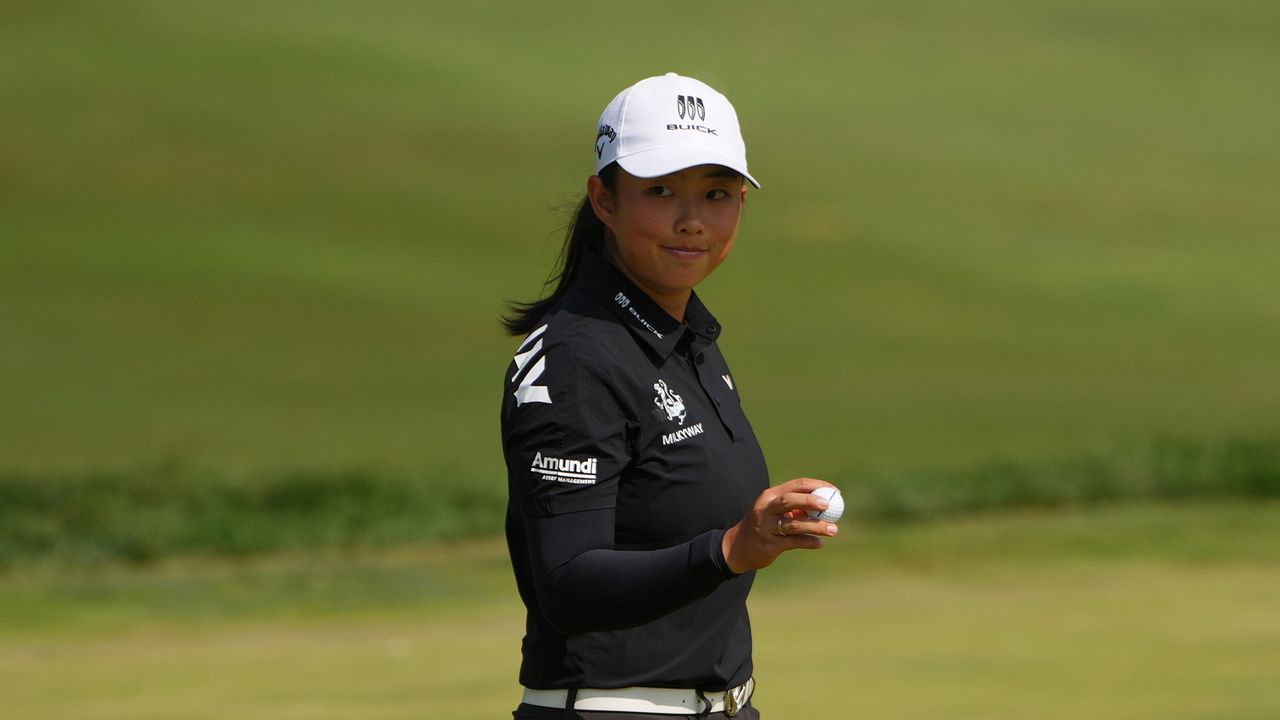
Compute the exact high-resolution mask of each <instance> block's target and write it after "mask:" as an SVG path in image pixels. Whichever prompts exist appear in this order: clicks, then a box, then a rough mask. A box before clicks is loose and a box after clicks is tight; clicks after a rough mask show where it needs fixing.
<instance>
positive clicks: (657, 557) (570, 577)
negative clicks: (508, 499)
mask: <svg viewBox="0 0 1280 720" xmlns="http://www.w3.org/2000/svg"><path fill="white" fill-rule="evenodd" d="M613 515H614V514H613V511H612V510H587V511H583V512H577V513H570V514H567V515H557V516H552V517H539V518H534V519H532V520H531V521H528V522H527V523H526V527H527V531H528V535H527V537H528V540H529V547H528V551H529V556H530V564H531V566H532V567H533V568H534V569H535V573H534V575H533V578H534V586H535V588H536V591H537V594H538V602H539V605H540V606H541V608H542V613H543V615H544V616H545V617H546V618H547V621H548V622H549V623H550V624H551V626H552V627H554V628H555V629H556V630H558V631H559V632H562V633H566V634H567V633H581V632H589V631H596V630H614V629H620V628H627V627H633V626H636V625H640V624H643V623H646V622H648V621H650V620H654V619H656V618H659V617H662V616H663V615H666V614H668V613H670V612H671V611H673V610H676V609H678V608H680V607H683V606H685V605H687V604H689V603H691V602H693V601H695V600H697V599H699V598H702V597H705V596H707V595H708V594H710V593H711V592H712V591H713V590H715V588H716V587H717V586H718V585H719V584H720V583H722V582H724V581H725V580H727V579H729V578H731V577H733V572H732V571H730V570H729V568H728V565H727V563H726V562H725V559H724V553H723V551H722V545H721V542H722V539H723V537H724V531H723V530H711V531H708V532H705V533H702V534H701V535H698V536H697V537H695V538H693V539H692V540H690V541H688V542H684V543H680V544H679V545H675V546H672V547H667V548H661V549H656V550H614V549H610V547H611V545H612V543H613Z"/></svg>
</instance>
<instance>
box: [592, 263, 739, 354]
mask: <svg viewBox="0 0 1280 720" xmlns="http://www.w3.org/2000/svg"><path fill="white" fill-rule="evenodd" d="M577 284H578V285H579V286H581V287H582V289H583V290H586V291H587V293H588V294H589V295H591V296H592V297H594V298H595V299H596V300H598V301H600V303H602V304H603V305H604V306H605V307H607V308H609V309H610V310H611V311H612V312H613V314H614V315H615V316H617V318H618V319H619V320H620V321H621V322H622V324H623V325H626V326H627V327H628V328H630V329H631V331H632V333H633V334H635V336H636V337H638V338H639V339H640V341H641V342H643V343H645V344H646V345H648V346H649V347H651V348H653V350H654V351H655V352H657V353H658V355H659V356H661V357H662V358H664V359H665V358H666V357H667V356H669V355H670V354H671V351H672V350H674V349H675V347H676V345H677V344H678V343H679V342H680V338H681V337H683V335H684V334H685V332H686V331H692V332H693V333H694V334H696V335H698V336H699V338H702V339H705V341H708V342H715V339H716V338H717V337H719V335H720V323H719V322H717V321H716V318H715V316H714V315H712V314H711V311H709V310H707V307H706V306H705V305H703V304H702V300H701V299H699V298H698V294H697V293H696V292H695V293H691V294H690V295H689V304H688V306H686V307H685V311H684V318H685V321H684V322H683V323H681V322H680V321H679V320H676V319H675V318H673V317H671V315H669V314H668V313H667V311H666V310H663V309H662V306H660V305H658V303H656V302H654V301H653V299H652V298H650V297H649V296H648V295H646V294H645V293H644V291H643V290H641V289H640V288H638V287H636V286H635V284H634V283H632V282H631V280H630V279H628V278H627V276H626V275H624V274H622V271H620V270H618V269H617V268H616V267H614V266H613V264H612V263H610V262H609V261H608V260H606V259H605V258H603V257H601V256H600V255H598V254H596V253H592V252H586V253H584V254H583V256H582V260H581V264H580V265H579V267H578V280H577ZM699 344H701V343H699Z"/></svg>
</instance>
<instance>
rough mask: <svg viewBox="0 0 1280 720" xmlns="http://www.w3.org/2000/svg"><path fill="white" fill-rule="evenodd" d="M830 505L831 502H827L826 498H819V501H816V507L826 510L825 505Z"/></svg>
mask: <svg viewBox="0 0 1280 720" xmlns="http://www.w3.org/2000/svg"><path fill="white" fill-rule="evenodd" d="M830 505H831V503H829V502H827V501H826V500H819V501H818V507H819V508H821V509H823V510H826V509H827V507H829V506H830Z"/></svg>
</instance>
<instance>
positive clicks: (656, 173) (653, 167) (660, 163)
mask: <svg viewBox="0 0 1280 720" xmlns="http://www.w3.org/2000/svg"><path fill="white" fill-rule="evenodd" d="M617 162H618V164H619V165H621V166H622V169H623V170H626V171H627V172H629V173H631V174H632V175H635V176H636V177H639V178H655V177H661V176H663V175H670V174H671V173H673V172H679V171H681V170H684V169H686V168H691V167H697V166H698V165H721V166H723V167H727V168H729V169H730V170H733V171H734V172H736V173H738V174H739V175H741V176H742V177H744V178H746V179H747V182H749V183H751V184H752V185H754V186H755V187H756V188H759V187H760V183H758V182H756V179H755V178H753V177H751V173H748V172H747V169H746V168H745V167H740V166H739V165H738V164H737V163H735V162H734V161H733V160H731V159H730V158H728V157H726V156H724V155H721V154H719V153H714V152H709V151H707V150H701V149H693V148H655V149H653V150H641V151H640V152H637V153H632V154H630V155H626V156H624V157H620V158H618V160H617Z"/></svg>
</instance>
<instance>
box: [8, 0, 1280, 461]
mask: <svg viewBox="0 0 1280 720" xmlns="http://www.w3.org/2000/svg"><path fill="white" fill-rule="evenodd" d="M0 19H3V22H2V23H0V48H3V50H0V53H3V57H4V60H5V62H3V63H2V64H0V106H3V107H4V108H5V110H4V114H3V130H4V132H3V133H2V134H0V184H2V186H3V192H0V238H2V240H0V242H2V243H3V246H2V250H3V262H0V327H2V328H3V338H4V342H3V349H2V350H0V397H2V398H3V401H4V412H3V413H0V462H3V464H4V465H6V466H9V467H15V466H16V467H19V468H35V469H43V470H52V469H60V470H68V469H70V470H82V469H84V468H97V467H111V468H117V467H129V466H132V465H134V464H137V463H151V462H157V461H163V460H167V459H172V458H176V459H179V460H182V461H184V462H193V463H199V464H208V465H213V466H214V467H216V468H218V469H225V470H226V471H228V472H236V471H245V472H248V471H257V470H263V469H268V470H270V469H296V468H304V469H329V468H333V467H350V466H358V467H375V468H378V469H385V470H387V471H406V472H421V471H423V470H424V469H428V468H429V469H435V468H441V467H445V468H448V469H449V470H450V472H452V473H453V474H455V476H456V478H457V481H458V482H480V483H484V482H494V481H495V478H496V477H498V476H499V475H500V473H501V464H500V462H499V458H498V455H497V453H496V452H495V448H496V443H495V437H496V432H497V430H496V425H497V423H496V416H497V403H498V397H499V393H500V392H501V376H502V373H503V370H504V368H505V366H506V364H507V362H508V361H509V359H510V355H511V353H512V352H513V349H514V346H515V344H516V341H514V340H511V339H508V338H504V337H503V336H502V335H501V333H500V332H499V331H498V327H497V325H496V322H495V317H496V316H497V315H498V314H499V313H500V312H501V311H502V309H503V305H502V301H503V299H504V298H519V299H527V298H530V297H532V296H534V295H536V294H538V292H539V290H540V283H541V281H542V280H543V278H544V277H545V276H546V274H547V272H548V271H549V270H550V266H551V263H552V260H553V258H554V256H555V254H556V250H557V249H558V243H559V239H558V237H557V234H556V229H557V227H558V226H559V225H560V223H561V222H562V220H563V218H562V216H561V215H559V214H558V213H557V209H558V208H561V207H562V206H563V205H564V204H565V203H566V202H569V201H571V200H572V199H573V198H574V196H575V195H578V194H580V192H581V189H582V188H583V186H584V183H585V177H586V175H587V174H588V173H589V172H590V168H591V157H592V155H591V152H590V151H589V150H588V147H589V143H590V140H591V137H592V136H593V134H594V125H595V120H596V118H597V117H598V114H599V112H600V109H601V108H602V107H603V106H604V104H605V103H606V102H607V101H608V100H609V99H610V98H611V97H612V96H613V94H614V93H616V92H617V91H618V90H619V89H621V88H622V87H623V86H625V85H626V84H628V83H630V82H633V81H634V80H636V79H639V78H641V77H644V76H646V75H650V74H657V73H661V72H665V71H667V70H679V71H681V72H685V73H688V74H693V75H697V76H701V77H703V78H705V79H706V80H708V81H709V82H711V83H713V84H714V85H716V86H717V87H719V88H720V89H723V90H724V91H725V92H726V93H727V94H728V95H729V96H730V97H731V98H732V99H733V100H734V102H735V104H736V105H737V107H738V110H739V113H740V115H741V117H742V122H743V126H744V128H745V133H746V137H747V138H748V141H749V144H750V154H749V157H750V160H751V167H752V170H753V173H757V174H758V177H760V178H761V180H762V182H763V183H764V186H765V187H764V190H762V191H760V192H758V193H754V194H753V195H752V197H751V198H750V201H749V207H748V210H747V217H746V219H745V222H744V226H743V231H742V235H741V237H740V243H739V245H738V247H737V248H736V250H735V253H734V256H733V257H732V258H731V259H730V261H729V263H728V264H726V265H725V266H724V267H723V268H722V271H721V272H719V273H717V275H715V276H714V277H712V278H711V279H710V280H709V281H708V282H707V284H706V286H705V287H704V288H703V294H704V295H705V296H706V298H707V300H708V302H709V303H710V305H711V306H712V308H713V309H714V310H715V311H716V312H717V313H718V314H720V315H721V316H722V319H723V320H724V323H725V326H726V327H727V328H728V330H727V331H726V334H725V337H724V341H723V344H724V349H725V351H726V354H727V355H728V357H729V358H730V361H731V363H732V365H733V368H734V371H735V376H736V377H737V378H738V379H739V385H740V387H741V388H742V394H743V397H744V400H745V402H746V404H747V407H748V410H749V411H750V413H751V417H752V419H753V422H754V423H755V425H756V427H757V430H758V433H759V435H760V436H761V438H762V442H763V444H764V446H765V449H766V451H767V452H768V457H769V458H770V460H771V464H772V467H773V468H774V470H775V473H776V474H777V475H778V476H779V477H783V476H787V477H789V476H793V475H796V474H811V475H819V476H830V477H831V478H833V479H838V480H845V479H846V478H847V477H850V474H851V473H852V472H853V471H855V470H856V469H857V468H859V467H862V466H871V467H880V468H889V469H893V468H902V467H914V466H918V465H932V464H948V465H949V464H952V463H963V462H970V461H977V460H983V459H986V458H988V457H991V456H992V455H1011V456H1016V457H1036V456H1054V455H1059V454H1064V453H1066V454H1070V453H1075V452H1078V451H1081V450H1089V449H1096V448H1100V447H1109V446H1110V445H1112V444H1115V443H1124V442H1130V441H1139V442H1140V441H1145V440H1147V439H1148V438H1149V437H1151V436H1152V435H1153V434H1156V433H1171V434H1177V435H1188V436H1195V437H1199V436H1204V435H1211V436H1220V435H1229V434H1252V433H1256V432H1258V431H1259V430H1268V429H1270V428H1273V427H1275V425H1276V422H1277V420H1280V374H1277V373H1276V372H1274V368H1275V361H1276V358H1277V357H1280V284H1278V283H1276V282H1275V268H1276V267H1277V266H1280V244H1278V243H1277V242H1276V240H1277V233H1276V230H1277V228H1278V227H1280V204H1277V203H1276V202H1274V200H1275V198H1276V197H1277V196H1280V138H1278V136H1277V134H1276V133H1275V132H1274V128H1275V127H1276V126H1277V124H1280V123H1277V121H1278V120H1280V97H1278V96H1277V95H1276V93H1274V92H1273V91H1272V86H1273V84H1274V83H1273V80H1274V78H1275V77H1276V76H1277V72H1278V71H1280V53H1278V52H1277V51H1276V47H1277V43H1276V39H1277V37H1280V11H1278V10H1277V8H1276V6H1275V5H1274V4H1273V3H1265V2H1227V3H1207V2H1125V3H1113V2H1070V3H1067V2H1056V1H1055V2H1047V1H1039V2H1018V3H1011V2H996V1H994V0H991V1H987V2H972V3H954V2H941V1H937V2H890V3H859V4H857V6H848V5H847V4H843V3H822V2H800V3H794V4H791V5H788V8H787V10H786V11H785V12H784V11H782V10H780V9H777V8H775V7H774V6H773V5H772V4H767V3H740V4H738V5H735V6H734V7H733V8H732V9H730V8H724V7H718V6H712V5H701V6H700V5H695V4H686V5H682V6H681V7H680V8H679V10H678V12H677V11H675V10H669V11H667V12H659V11H656V10H655V11H652V12H643V13H642V12H633V11H623V10H622V9H620V8H607V7H602V6H599V5H598V4H594V3H537V4H521V3H503V2H476V3H452V4H449V5H443V4H439V3H391V2H384V3H374V4H359V5H352V4H349V3H335V2H309V3H288V2H286V3H265V4H264V3H232V4H227V3H211V2H198V1H197V2H184V3H178V4H174V3H162V2H124V3H95V2H73V3H56V4H53V3H37V2H24V1H19V2H13V3H7V4H6V5H5V8H4V9H3V10H0ZM584 138H585V139H584Z"/></svg>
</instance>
